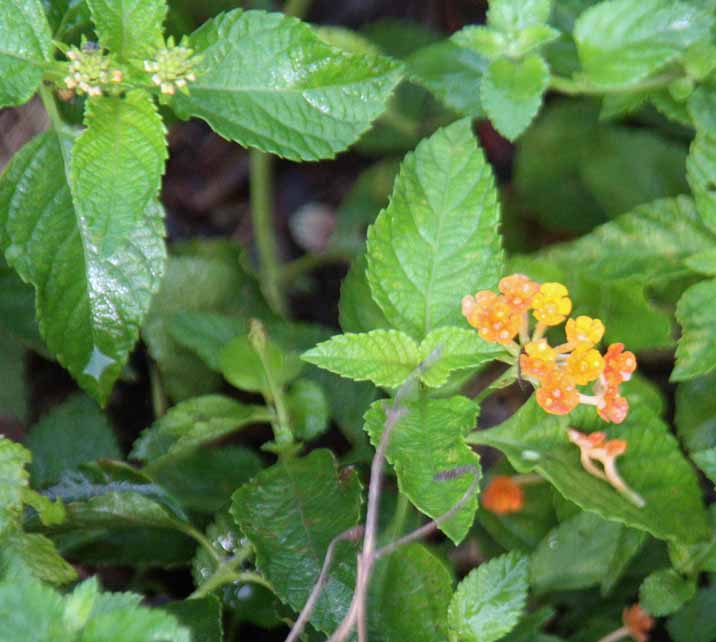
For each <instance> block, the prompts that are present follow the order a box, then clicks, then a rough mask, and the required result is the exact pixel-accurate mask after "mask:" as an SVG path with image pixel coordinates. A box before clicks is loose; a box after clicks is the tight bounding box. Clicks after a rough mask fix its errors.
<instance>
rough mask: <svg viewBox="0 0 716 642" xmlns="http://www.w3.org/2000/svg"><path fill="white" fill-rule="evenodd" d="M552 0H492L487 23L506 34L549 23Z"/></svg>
mask: <svg viewBox="0 0 716 642" xmlns="http://www.w3.org/2000/svg"><path fill="white" fill-rule="evenodd" d="M551 10H552V0H490V8H489V10H488V12H487V22H488V24H489V25H490V26H491V27H494V28H495V29H499V30H501V31H504V32H506V33H514V32H519V31H522V30H523V29H525V28H526V27H530V26H532V25H536V24H540V23H544V22H547V19H548V18H549V14H550V12H551Z"/></svg>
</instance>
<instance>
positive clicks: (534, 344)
mask: <svg viewBox="0 0 716 642" xmlns="http://www.w3.org/2000/svg"><path fill="white" fill-rule="evenodd" d="M525 352H526V353H527V354H522V355H520V370H521V371H522V374H523V375H524V376H526V377H534V378H535V379H537V380H538V381H539V380H541V379H542V378H543V377H544V376H545V375H546V374H547V373H548V372H551V371H552V370H554V369H555V367H556V365H557V352H556V351H555V349H554V348H552V347H551V346H550V345H549V343H547V339H540V340H539V341H530V342H529V343H528V344H527V345H526V346H525Z"/></svg>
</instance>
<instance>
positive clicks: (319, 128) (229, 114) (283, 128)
mask: <svg viewBox="0 0 716 642" xmlns="http://www.w3.org/2000/svg"><path fill="white" fill-rule="evenodd" d="M190 40H191V46H192V47H193V48H194V49H195V50H196V51H197V53H198V54H199V55H200V56H202V59H201V63H200V65H199V68H198V69H197V76H198V78H197V80H196V82H194V83H192V84H191V94H190V95H189V96H184V95H177V96H176V97H175V98H174V99H173V102H172V106H173V107H174V109H175V111H176V112H177V113H178V114H179V115H180V116H181V117H182V118H188V117H189V116H198V117H199V118H202V119H204V120H206V121H207V122H208V123H209V124H210V125H211V127H212V128H213V129H215V130H216V131H217V132H218V133H219V134H221V135H222V136H224V137H225V138H228V139H230V140H234V141H236V142H238V143H240V144H242V145H245V146H249V147H257V148H259V149H261V150H263V151H266V152H271V153H273V154H277V155H279V156H283V157H285V158H289V159H292V160H318V159H320V158H333V157H334V156H335V155H336V153H338V152H340V151H343V150H344V149H346V148H347V147H348V146H349V145H351V144H352V143H353V142H355V141H356V140H357V139H358V137H359V136H360V135H361V134H362V133H363V132H364V131H365V130H367V129H368V127H369V125H370V123H371V122H372V121H373V120H375V119H376V118H377V117H378V116H379V115H380V114H381V112H382V111H383V110H384V109H385V103H386V101H387V99H388V97H389V96H390V94H391V92H392V91H393V89H394V88H395V85H396V84H397V82H398V80H399V79H400V73H401V66H400V65H399V64H398V63H396V62H393V61H391V60H389V59H387V58H384V57H379V56H367V55H359V54H347V53H344V52H342V51H340V50H338V49H335V48H333V47H331V46H329V45H327V44H325V43H324V42H322V41H321V40H320V39H319V38H318V36H316V34H315V33H314V32H313V31H312V30H311V28H310V27H309V26H308V25H306V24H304V23H302V22H300V21H298V20H296V19H295V18H290V17H286V16H284V15H282V14H278V13H264V12H261V11H245V12H244V11H241V10H240V9H235V10H234V11H230V12H228V13H224V14H221V15H219V16H217V17H216V18H214V19H213V20H209V21H207V22H206V23H205V24H204V25H203V26H202V27H201V28H200V29H199V30H198V31H196V32H194V34H192V36H191V39H190Z"/></svg>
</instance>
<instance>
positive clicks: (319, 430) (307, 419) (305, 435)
mask: <svg viewBox="0 0 716 642" xmlns="http://www.w3.org/2000/svg"><path fill="white" fill-rule="evenodd" d="M286 406H287V407H288V413H289V415H290V417H291V428H292V430H293V434H294V435H295V436H296V437H297V438H298V439H301V440H304V441H309V440H311V439H315V438H316V437H318V436H319V435H321V434H323V433H324V432H325V431H326V430H327V429H328V420H329V419H330V407H329V405H328V399H327V398H326V394H325V392H324V391H323V388H321V386H319V385H318V384H317V383H316V382H315V381H311V380H310V379H298V380H297V381H295V382H294V383H293V385H291V388H290V390H289V391H288V394H287V395H286Z"/></svg>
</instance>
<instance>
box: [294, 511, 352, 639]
mask: <svg viewBox="0 0 716 642" xmlns="http://www.w3.org/2000/svg"><path fill="white" fill-rule="evenodd" d="M362 536H363V526H362V525H360V526H354V527H353V528H349V529H348V530H347V531H343V532H342V533H341V534H340V535H336V536H335V537H334V538H333V539H332V540H331V543H330V544H329V545H328V550H327V551H326V558H325V559H324V560H323V567H322V568H321V573H320V575H319V576H318V579H317V580H316V585H315V586H314V587H313V590H312V591H311V594H310V595H309V596H308V600H307V601H306V604H305V606H304V607H303V609H302V610H301V613H300V614H299V616H298V619H297V620H296V622H295V623H294V625H293V627H292V628H291V632H290V633H289V634H288V637H287V638H286V642H296V640H298V638H299V636H300V635H301V633H302V632H303V627H304V626H306V623H307V622H308V618H309V617H311V613H313V609H315V608H316V604H317V602H318V598H319V597H320V596H321V591H322V590H323V586H324V585H325V583H326V581H327V580H328V572H329V571H330V568H331V564H332V563H333V557H334V555H335V552H336V546H337V545H338V542H346V541H349V542H357V541H358V540H359V539H360V538H361V537H362Z"/></svg>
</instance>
